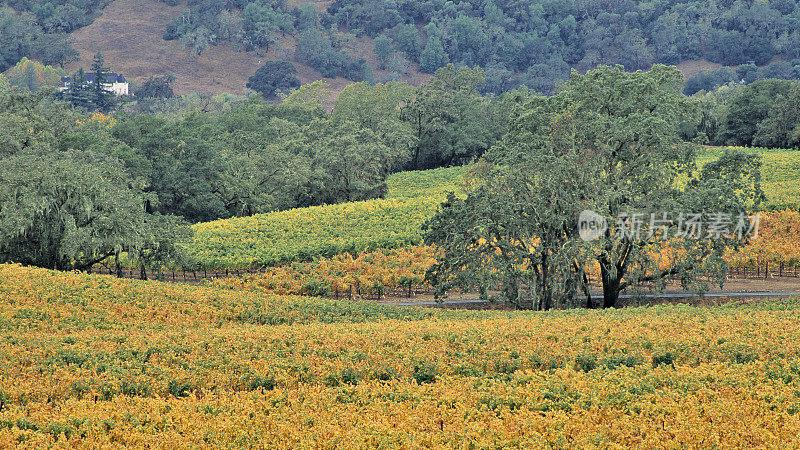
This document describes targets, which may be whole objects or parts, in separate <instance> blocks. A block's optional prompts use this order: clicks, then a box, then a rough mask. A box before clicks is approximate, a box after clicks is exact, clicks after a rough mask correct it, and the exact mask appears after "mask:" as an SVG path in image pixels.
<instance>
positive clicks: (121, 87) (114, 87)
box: [60, 72, 128, 96]
mask: <svg viewBox="0 0 800 450" xmlns="http://www.w3.org/2000/svg"><path fill="white" fill-rule="evenodd" d="M103 76H104V77H105V79H106V82H105V83H103V87H104V88H105V89H106V90H107V91H109V92H113V93H114V94H115V95H118V96H119V95H128V80H126V79H125V77H124V76H123V75H122V74H119V73H110V72H109V73H103ZM95 78H97V77H96V74H95V73H94V72H88V73H86V83H87V84H90V85H91V84H94V80H95ZM71 82H72V78H71V77H61V89H60V90H61V91H65V90H67V89H69V85H70V83H71Z"/></svg>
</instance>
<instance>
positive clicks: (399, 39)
mask: <svg viewBox="0 0 800 450" xmlns="http://www.w3.org/2000/svg"><path fill="white" fill-rule="evenodd" d="M388 33H389V35H390V36H392V40H393V41H394V44H395V47H396V48H397V50H399V51H401V52H403V53H405V54H406V56H407V57H408V59H410V60H412V61H419V52H420V44H419V33H418V32H417V28H416V27H415V26H414V25H410V24H405V25H397V26H396V27H394V28H392V29H391V30H389V31H388Z"/></svg>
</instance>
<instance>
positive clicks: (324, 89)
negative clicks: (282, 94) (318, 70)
mask: <svg viewBox="0 0 800 450" xmlns="http://www.w3.org/2000/svg"><path fill="white" fill-rule="evenodd" d="M330 94H331V85H330V84H329V83H328V82H327V81H325V80H317V81H314V82H313V83H308V84H304V85H302V86H300V87H299V88H297V89H295V90H294V91H293V92H292V93H291V94H289V96H288V97H286V99H285V100H284V101H283V102H284V103H285V104H287V105H298V106H305V107H310V108H314V109H317V108H319V109H320V110H321V109H322V105H323V104H324V103H325V102H326V101H327V99H328V97H329V96H330Z"/></svg>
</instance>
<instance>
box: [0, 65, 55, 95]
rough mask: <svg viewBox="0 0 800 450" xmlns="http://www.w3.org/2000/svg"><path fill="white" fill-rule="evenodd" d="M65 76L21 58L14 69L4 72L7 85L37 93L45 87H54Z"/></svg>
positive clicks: (50, 68) (51, 68)
mask: <svg viewBox="0 0 800 450" xmlns="http://www.w3.org/2000/svg"><path fill="white" fill-rule="evenodd" d="M64 75H66V72H64V71H63V70H61V69H58V68H54V67H50V66H46V65H44V64H42V63H40V62H38V61H33V60H30V59H28V58H22V59H21V60H20V61H19V62H18V63H17V64H16V65H15V66H14V67H12V68H11V69H9V70H8V71H7V72H6V77H7V78H8V81H9V83H11V84H12V85H13V86H18V87H20V88H23V89H26V90H29V91H31V92H39V91H40V90H42V89H43V88H46V87H55V86H58V85H59V84H60V83H61V77H62V76H64Z"/></svg>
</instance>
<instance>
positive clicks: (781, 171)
mask: <svg viewBox="0 0 800 450" xmlns="http://www.w3.org/2000/svg"><path fill="white" fill-rule="evenodd" d="M721 151H722V148H719V147H710V148H706V149H705V150H704V151H703V152H701V153H700V155H698V160H697V162H698V165H699V166H702V165H703V164H704V163H706V162H708V161H711V160H712V159H714V158H716V157H718V156H719V155H720V154H721ZM750 151H753V152H758V153H759V154H761V156H762V160H763V167H762V176H763V188H764V190H765V192H766V194H767V199H768V200H767V203H766V207H767V209H785V208H793V207H797V206H798V205H800V152H795V151H791V150H767V149H750ZM472 167H474V166H472ZM470 169H471V166H466V167H455V168H444V169H434V170H428V171H417V172H402V173H397V174H394V175H392V176H391V177H390V178H389V180H388V182H387V184H388V188H389V192H388V194H387V196H386V198H385V199H376V200H369V201H364V202H354V203H344V204H338V205H325V206H315V207H311V208H300V209H294V210H290V211H281V212H274V213H269V214H259V215H255V216H252V217H244V218H234V219H227V220H217V221H213V222H206V223H200V224H197V225H195V226H194V229H195V231H196V236H195V238H194V239H193V240H192V242H190V243H188V244H187V245H186V246H185V247H186V250H187V253H188V257H189V260H191V261H194V262H196V263H197V264H198V265H199V266H200V267H202V268H204V269H206V270H217V271H218V270H225V269H230V270H235V269H246V268H257V267H266V266H276V265H280V264H283V263H288V262H292V261H309V260H312V259H314V258H317V257H326V258H330V257H333V256H335V255H338V254H341V253H345V252H347V253H350V254H352V255H359V254H360V253H363V252H372V251H375V250H377V249H394V248H400V247H404V246H409V245H417V244H419V243H420V242H421V239H422V234H421V231H420V226H421V224H422V223H423V222H424V221H425V220H426V219H428V218H429V217H430V216H431V215H432V214H433V212H434V211H435V209H436V207H437V205H438V203H440V202H441V201H442V200H443V199H444V197H445V195H446V194H447V192H450V191H454V192H456V194H459V195H461V194H463V193H464V192H465V190H468V189H469V188H470V186H472V185H474V177H472V176H470V172H469V171H470Z"/></svg>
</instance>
